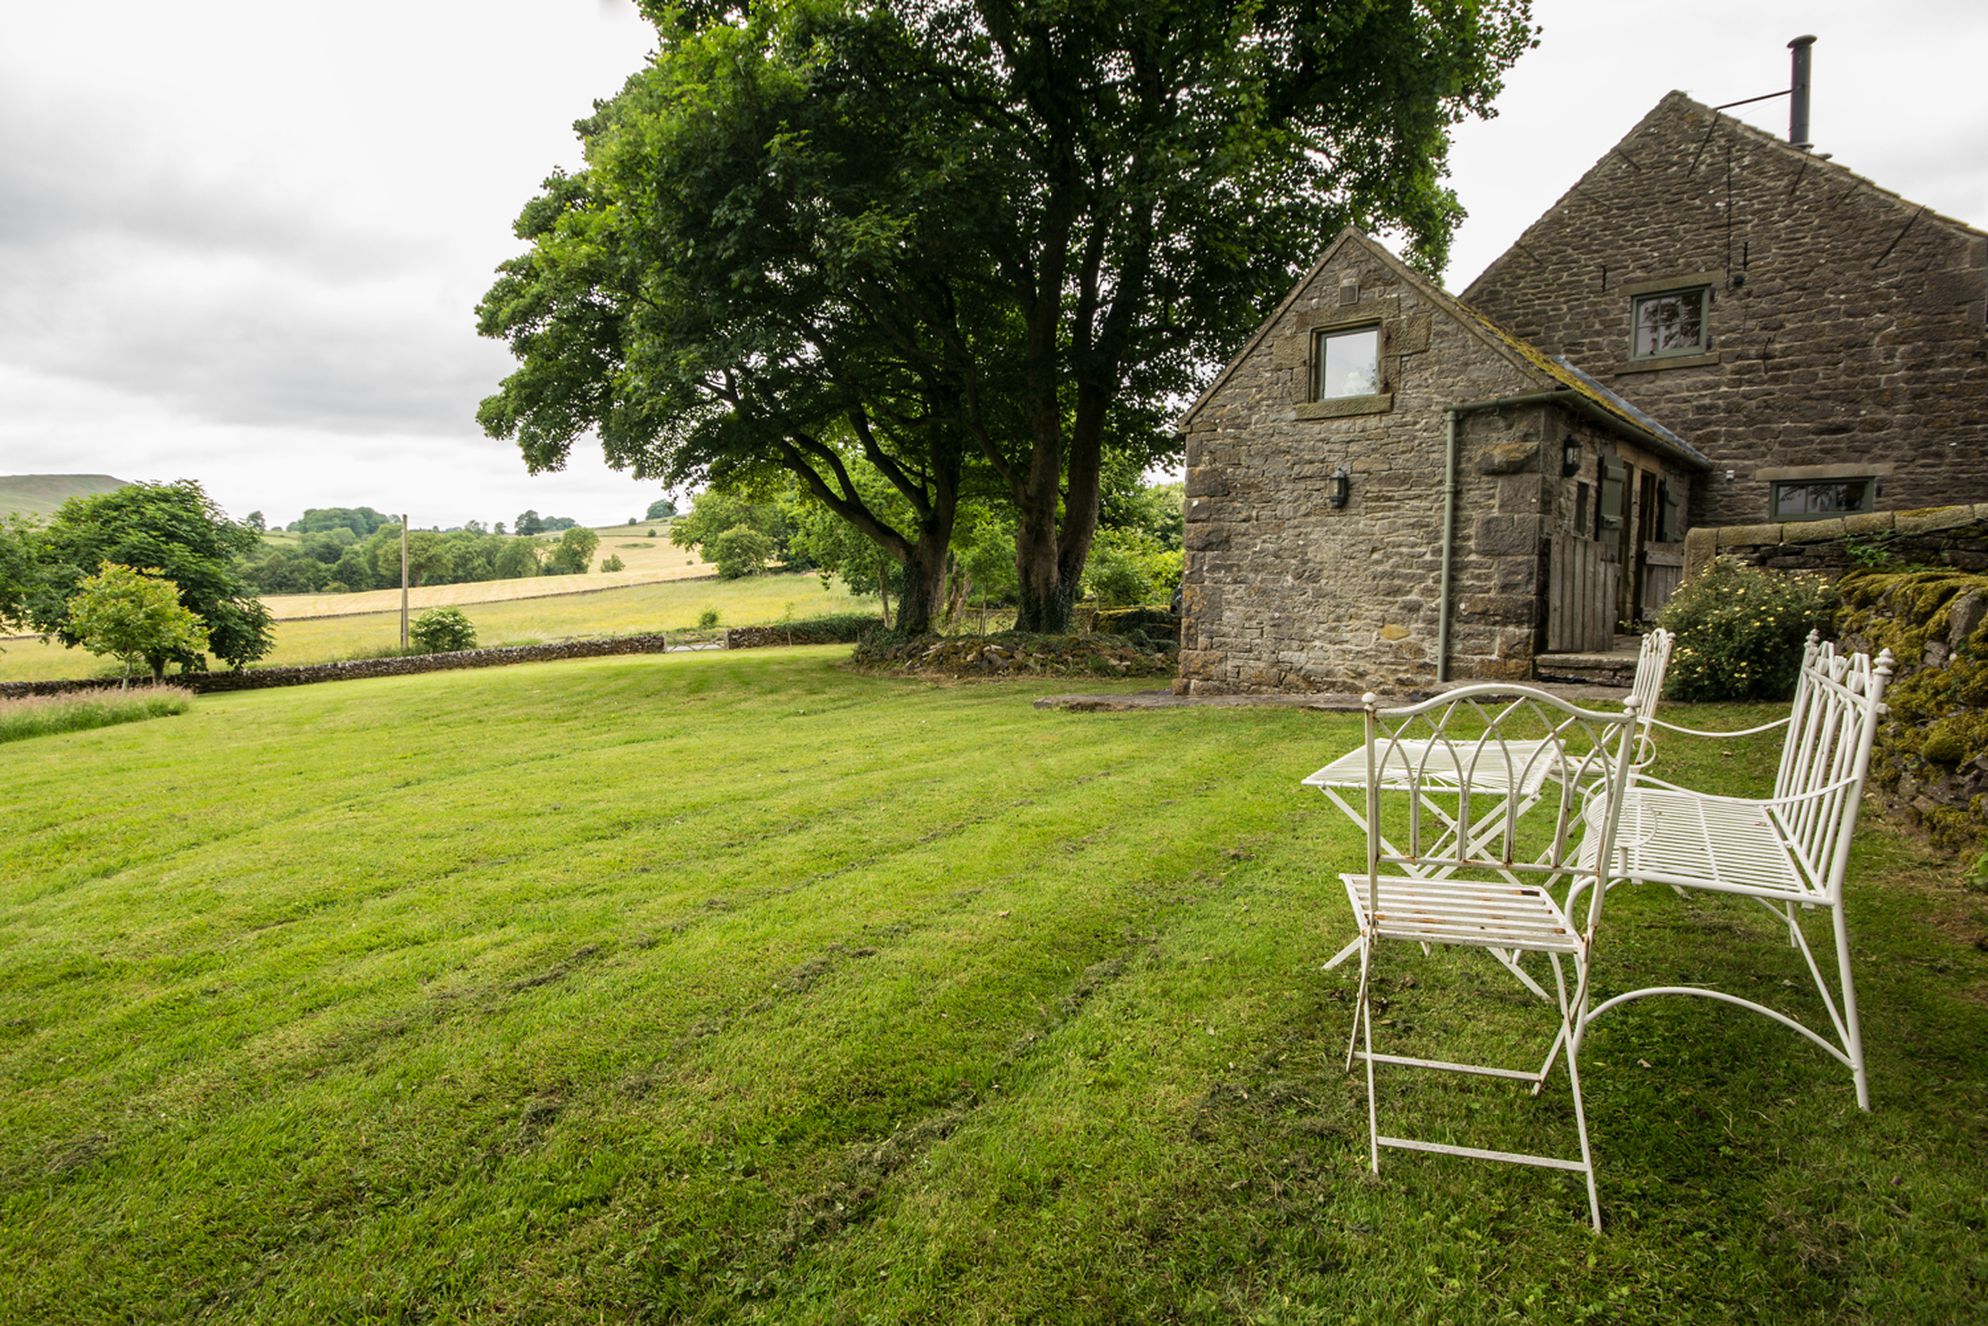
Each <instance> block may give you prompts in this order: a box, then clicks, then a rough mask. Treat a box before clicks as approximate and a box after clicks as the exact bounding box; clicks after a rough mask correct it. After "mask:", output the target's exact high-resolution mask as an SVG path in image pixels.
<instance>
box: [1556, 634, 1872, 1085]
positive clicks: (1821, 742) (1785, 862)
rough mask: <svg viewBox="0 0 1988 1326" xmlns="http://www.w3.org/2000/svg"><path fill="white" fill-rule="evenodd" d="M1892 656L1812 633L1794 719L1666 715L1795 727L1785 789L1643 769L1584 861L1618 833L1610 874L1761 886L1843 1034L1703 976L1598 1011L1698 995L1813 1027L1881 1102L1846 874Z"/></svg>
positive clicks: (1746, 892) (1808, 1033) (1778, 779)
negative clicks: (1824, 934)
mask: <svg viewBox="0 0 1988 1326" xmlns="http://www.w3.org/2000/svg"><path fill="white" fill-rule="evenodd" d="M1891 669H1892V657H1891V652H1890V651H1889V650H1886V651H1884V652H1883V653H1881V654H1879V655H1878V658H1877V661H1876V663H1875V664H1873V662H1872V661H1871V659H1870V658H1869V657H1868V656H1867V655H1864V654H1856V655H1851V656H1848V657H1845V656H1842V655H1839V654H1838V653H1837V652H1836V649H1835V646H1834V645H1832V644H1827V643H1823V642H1821V641H1819V640H1818V639H1817V637H1816V636H1815V635H1814V634H1813V633H1811V634H1810V636H1809V641H1808V645H1807V648H1806V649H1805V650H1804V652H1803V659H1802V667H1801V672H1800V677H1799V680H1798V682H1797V684H1796V690H1795V698H1794V701H1793V703H1792V705H1791V706H1790V708H1789V712H1788V716H1787V717H1786V718H1781V719H1777V720H1775V721H1774V722H1772V723H1767V724H1763V725H1761V726H1760V727H1756V728H1748V729H1744V730H1742V731H1738V732H1706V731H1702V730H1699V729H1693V728H1687V727H1680V726H1678V725H1675V724H1670V723H1658V724H1657V726H1660V727H1663V728H1666V729H1668V730H1670V731H1674V732H1681V733H1685V734H1688V735H1693V736H1714V737H1733V736H1745V735H1750V734H1753V733H1757V732H1765V731H1768V730H1770V729H1772V728H1776V727H1782V726H1785V727H1786V728H1787V735H1786V737H1785V739H1784V740H1783V742H1782V747H1781V763H1780V767H1779V770H1778V771H1777V773H1776V775H1775V779H1774V793H1773V795H1772V796H1769V797H1762V798H1748V797H1728V796H1715V795H1713V794H1711V793H1707V792H1698V791H1694V790H1692V789H1690V788H1687V787H1680V786H1678V785H1677V784H1675V783H1668V782H1665V781H1663V780H1661V779H1656V778H1651V777H1649V776H1648V775H1641V776H1639V777H1638V779H1637V780H1636V782H1635V785H1634V786H1632V787H1631V789H1630V791H1629V793H1628V796H1627V798H1626V799H1625V801H1624V805H1623V811H1622V820H1621V826H1620V830H1619V832H1618V831H1617V830H1615V829H1607V830H1604V829H1603V828H1602V827H1601V826H1600V825H1596V826H1595V827H1594V828H1593V829H1591V831H1590V833H1589V837H1588V840H1587V841H1586V842H1585V843H1584V845H1583V849H1582V855H1581V861H1582V865H1583V867H1584V868H1585V869H1586V870H1588V871H1590V872H1592V871H1593V869H1594V866H1595V862H1596V861H1597V860H1599V859H1601V855H1602V853H1603V851H1604V845H1605V844H1606V845H1607V852H1608V860H1609V861H1610V865H1609V868H1608V871H1607V876H1606V878H1607V881H1608V883H1609V885H1610V886H1611V887H1612V886H1613V885H1614V884H1616V883H1623V882H1633V883H1643V882H1649V883H1661V884H1668V885H1670V886H1671V887H1672V888H1674V889H1676V890H1678V891H1679V892H1680V893H1682V892H1684V891H1686V890H1697V891H1703V892H1709V893H1723V894H1730V895H1733V896H1736V897H1742V898H1751V899H1753V900H1754V901H1756V902H1758V903H1760V904H1761V905H1762V906H1764V907H1766V908H1767V909H1768V910H1769V911H1771V912H1773V913H1774V914H1775V915H1776V916H1777V917H1778V918H1779V919H1780V920H1782V921H1783V922H1784V923H1785V924H1786V927H1787V933H1788V942H1789V944H1790V945H1791V946H1792V947H1794V948H1795V949H1796V950H1797V951H1799V952H1800V953H1801V955H1802V959H1803V961H1804V963H1805V964H1806V965H1807V967H1808V972H1809V975H1810V977H1811V978H1812V979H1813V980H1814V982H1815V987H1816V992H1817V994H1818V995H1819V996H1820V997H1821V1000H1822V1004H1823V1008H1824V1009H1825V1011H1826V1012H1827V1013H1828V1016H1829V1021H1830V1025H1831V1030H1832V1031H1833V1032H1834V1039H1833V1040H1832V1039H1830V1038H1829V1037H1826V1036H1824V1035H1822V1034H1820V1033H1819V1032H1817V1031H1815V1030H1814V1029H1812V1028H1810V1027H1808V1026H1806V1025H1804V1024H1803V1023H1802V1022H1800V1021H1798V1020H1796V1019H1795V1018H1793V1017H1791V1016H1789V1015H1788V1014H1786V1013H1784V1012H1780V1011H1778V1010H1775V1009H1771V1008H1767V1007H1765V1006H1764V1005H1762V1004H1759V1003H1756V1002H1755V1001H1753V1000H1751V999H1745V998H1742V997H1740V996H1738V995H1734V994H1729V993H1727V992H1725V991H1722V990H1714V989H1709V988H1706V987H1702V986H1652V987H1649V988H1646V989H1640V990H1630V991H1627V992H1625V993H1622V994H1618V995H1615V996H1614V997H1613V998H1610V999H1608V1000H1607V1001H1605V1002H1604V1003H1602V1004H1599V1005H1597V1006H1596V1007H1595V1009H1594V1010H1593V1012H1591V1013H1590V1014H1589V1015H1588V1017H1589V1019H1590V1020H1593V1019H1594V1018H1597V1017H1600V1016H1601V1015H1602V1014H1604V1013H1606V1012H1608V1011H1610V1010H1611V1009H1614V1008H1618V1007H1620V1006H1621V1005H1623V1004H1626V1003H1630V1002H1632V1001H1634V1000H1637V999H1643V998H1647V997H1649V996H1650V995H1657V994H1676V995H1693V996H1698V997H1702V998H1707V999H1714V1000H1718V1001H1720V1002H1723V1003H1727V1004H1732V1005H1735V1006H1737V1007H1740V1008H1745V1009H1749V1010H1751V1011H1752V1012H1755V1013H1760V1014H1762V1015H1764V1016H1766V1017H1769V1018H1772V1019H1773V1020H1774V1021H1776V1022H1779V1023H1781V1024H1782V1025H1783V1026H1786V1027H1788V1028H1790V1029H1791V1030H1793V1031H1795V1032H1798V1033H1799V1034H1801V1035H1802V1036H1805V1037H1807V1038H1808V1039H1809V1040H1810V1041H1813V1042H1814V1043H1815V1044H1816V1045H1817V1046H1819V1047H1821V1049H1822V1050H1823V1051H1824V1052H1825V1053H1827V1054H1829V1055H1830V1056H1831V1057H1833V1058H1835V1059H1836V1060H1838V1061H1839V1062H1841V1063H1842V1064H1843V1065H1844V1066H1845V1067H1847V1068H1849V1069H1850V1072H1851V1076H1852V1078H1853V1080H1854V1081H1855V1083H1856V1089H1857V1105H1858V1107H1859V1108H1861V1109H1866V1110H1868V1109H1869V1108H1870V1105H1871V1101H1870V1083H1869V1078H1868V1075H1867V1074H1866V1072H1865V1066H1864V1046H1863V1033H1862V1029H1861V1026H1860V1024H1859V1022H1858V1016H1857V990H1856V985H1855V982H1854V981H1853V980H1852V977H1851V972H1850V933H1849V928H1848V925H1847V923H1846V921H1845V917H1844V909H1843V880H1844V873H1845V870H1846V867H1847V865H1848V859H1849V852H1850V842H1851V839H1852V837H1853V835H1854V834H1855V832H1856V827H1857V812H1858V809H1859V806H1860V805H1861V803H1862V800H1863V792H1864V780H1865V775H1866V774H1867V772H1868V771H1869V768H1870V760H1871V745H1872V742H1873V741H1874V739H1875V737H1876V734H1877V725H1878V719H1879V718H1880V717H1881V716H1882V715H1883V714H1884V712H1885V706H1884V690H1885V685H1886V683H1887V682H1888V681H1889V679H1890V677H1891ZM1569 905H1570V906H1571V905H1572V901H1571V899H1570V902H1569ZM1816 908H1823V909H1825V910H1827V911H1828V912H1829V915H1830V921H1831V925H1832V928H1833V931H1834V939H1835V945H1836V972H1837V974H1836V982H1837V990H1836V991H1834V992H1832V990H1831V988H1830V983H1829V981H1828V980H1827V979H1825V977H1824V974H1823V970H1822V967H1821V965H1820V964H1819V963H1818V962H1817V961H1816V957H1815V953H1814V952H1813V951H1812V950H1811V948H1810V947H1809V941H1808V938H1807V936H1806V935H1805V934H1804V933H1803V930H1802V926H1801V917H1802V916H1803V915H1804V914H1806V913H1807V912H1809V911H1811V910H1814V909H1816Z"/></svg>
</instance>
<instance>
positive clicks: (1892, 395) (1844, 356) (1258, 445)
mask: <svg viewBox="0 0 1988 1326" xmlns="http://www.w3.org/2000/svg"><path fill="white" fill-rule="evenodd" d="M1806 118H1807V117H1806V107H1803V108H1802V111H1801V114H1800V117H1799V120H1800V122H1801V123H1803V124H1805V123H1806ZM1808 148H1809V145H1808V144H1807V143H1797V142H1784V141H1782V140H1780V139H1777V138H1775V137H1774V136H1773V135H1771V134H1767V133H1763V132H1762V131H1760V130H1758V129H1755V128H1752V127H1751V126H1748V125H1745V124H1742V123H1741V122H1739V121H1737V120H1734V119H1732V118H1731V117H1730V116H1726V115H1722V114H1719V113H1718V112H1717V111H1716V110H1714V109H1712V108H1710V107H1707V106H1703V105H1700V104H1699V103H1697V102H1695V101H1693V100H1692V99H1691V98H1689V97H1686V96H1684V95H1683V94H1682V93H1676V92H1673V93H1671V94H1670V95H1668V96H1666V97H1665V98H1664V99H1663V101H1661V102H1660V103H1658V105H1657V106H1656V107H1655V108H1654V109H1653V110H1652V111H1651V112H1650V113H1649V114H1648V115H1647V116H1645V117H1644V118H1643V120H1642V121H1641V122H1640V123H1639V124H1637V125H1636V126H1635V128H1633V129H1632V130H1631V131H1630V132H1629V134H1628V136H1627V137H1625V138H1624V139H1623V140H1622V141H1621V142H1620V143H1618V144H1617V145H1616V146H1615V147H1614V148H1611V149H1610V151H1609V152H1608V153H1607V154H1606V155H1605V156H1604V157H1603V158H1602V159H1601V160H1600V161H1599V162H1597V163H1596V164H1595V165H1594V167H1593V168H1591V169H1590V170H1589V171H1588V173H1587V174H1586V175H1584V176H1583V177H1582V178H1581V179H1580V180H1579V181H1577V182H1576V183H1575V185H1574V186H1573V187H1572V188H1571V189H1569V190H1568V191H1567V193H1566V194H1565V195H1563V196H1562V197H1561V198H1560V200H1559V201H1558V202H1557V203H1555V204H1554V206H1553V207H1552V208H1551V209H1550V210H1549V211H1548V212H1547V213H1546V214H1545V215H1544V216H1542V217H1541V218H1540V219H1539V220H1538V221H1537V222H1535V223H1534V224H1533V226H1532V227H1531V228H1530V229H1528V230H1527V231H1526V232H1525V234H1524V235H1523V236H1521V237H1520V239H1519V241H1518V242H1517V243H1515V244H1514V245H1513V246H1512V247H1511V249H1510V250H1509V251H1507V252H1506V253H1505V254H1504V255H1503V256H1501V257H1500V258H1499V259H1498V260H1497V261H1496V262H1494V263H1492V264H1491V266H1490V267H1489V268H1487V269H1486V270H1485V272H1484V274H1483V275H1482V276H1480V277H1479V278H1478V279H1477V280H1476V281H1475V282H1474V283H1473V284H1472V285H1471V287H1470V288H1469V290H1467V291H1466V292H1465V294H1464V297H1463V299H1462V300H1458V299H1456V298H1453V297H1451V296H1450V295H1448V294H1445V293H1444V292H1443V291H1442V290H1440V289H1438V288H1437V287H1436V286H1434V285H1433V284H1431V283H1430V282H1429V281H1427V280H1426V279H1424V278H1423V277H1422V276H1420V275H1419V274H1417V273H1415V272H1414V271H1412V270H1410V269H1409V268H1408V267H1407V266H1405V265H1404V264H1403V263H1401V262H1400V261H1399V260H1398V259H1396V258H1395V257H1394V256H1393V255H1392V254H1390V253H1388V252H1387V250H1385V249H1384V248H1382V247H1381V246H1380V245H1378V244H1376V243H1374V242H1373V241H1372V240H1370V239H1368V238H1367V237H1365V236H1363V235H1360V234H1358V233H1357V232H1352V231H1348V232H1346V233H1343V234H1341V235H1340V236H1339V237H1338V238H1336V239H1335V240H1333V242H1332V244H1331V245H1330V247H1329V248H1328V249H1327V250H1326V252H1325V254H1324V256H1323V257H1321V258H1320V259H1319V261H1318V263H1317V264H1316V265H1315V266H1314V267H1313V268H1312V269H1311V270H1310V271H1309V272H1307V273H1306V274H1305V275H1304V277H1303V278H1302V279H1301V280H1300V281H1299V282H1298V284H1297V286H1296V287H1295V288H1294V289H1292V290H1291V291H1290V293H1289V294H1288V295H1287V296H1286V297H1285V298H1284V300H1283V302H1282V303H1280V304H1279V305H1278V307H1277V308H1276V309H1275V310H1274V311H1273V312H1272V313H1271V315H1270V316H1269V318H1268V319H1267V320H1266V321H1265V322H1264V323H1263V325H1262V326H1261V327H1259V328H1258V329H1257V331H1256V333H1255V334H1254V335H1253V336H1252V337H1251V338H1250V340H1249V341H1248V343H1247V344H1245V345H1244V346H1243V347H1242V349H1241V350H1240V351H1239V352H1238V353H1237V355H1236V357H1235V358H1234V359H1233V360H1232V361H1231V362H1230V363H1229V364H1228V365H1227V366H1226V367H1225V368H1224V369H1223V370H1222V372H1221V373H1220V374H1219V375H1218V376H1217V377H1216V379H1215V381H1214V382H1213V383H1212V384H1211V385H1210V386H1209V388H1208V390H1207V391H1206V392H1204V393H1203V394H1202V396H1201V397H1200V398H1199V399H1198V400H1197V401H1195V403H1194V404H1193V406H1192V407H1191V408H1190V409H1189V410H1188V412H1187V413H1186V414H1185V415H1184V416H1183V417H1182V419H1181V420H1180V423H1179V427H1180V430H1181V432H1182V434H1183V435H1184V442H1185V447H1186V454H1187V566H1186V572H1185V577H1184V584H1183V587H1182V608H1183V622H1182V640H1181V645H1182V648H1181V674H1180V680H1179V683H1178V686H1179V688H1180V689H1182V690H1187V691H1192V692H1223V691H1261V690H1340V689H1364V688H1366V687H1367V686H1370V685H1380V686H1386V687H1390V688H1403V689H1405V688H1412V687H1415V686H1417V685H1424V686H1426V685H1428V684H1429V683H1432V682H1435V681H1438V680H1446V679H1468V678H1522V677H1527V676H1531V675H1535V672H1536V669H1537V660H1539V659H1540V658H1541V657H1542V656H1545V655H1549V654H1561V655H1566V654H1576V655H1580V654H1590V653H1595V652H1601V651H1607V650H1608V649H1609V648H1610V647H1611V645H1612V644H1613V643H1615V641H1616V632H1617V631H1618V630H1621V629H1633V628H1634V627H1635V626H1636V625H1637V624H1638V623H1641V622H1646V621H1648V620H1649V619H1650V618H1652V617H1653V616H1654V615H1655V613H1656V611H1657V610H1658V609H1659V608H1661V607H1662V605H1663V603H1664V602H1665V600H1666V599H1667V598H1668V597H1669V595H1670V593H1671V591H1672V590H1674V589H1675V588H1676V587H1677V585H1678V583H1679V582H1680V580H1681V578H1682V568H1683V562H1684V557H1683V539H1684V535H1685V532H1686V531H1687V529H1689V528H1690V527H1692V526H1693V525H1697V526H1701V527H1710V526H1714V525H1716V526H1722V527H1728V528H1727V529H1726V530H1725V531H1724V532H1722V533H1721V535H1720V536H1719V537H1720V538H1721V539H1724V538H1726V537H1727V535H1728V534H1730V535H1731V536H1732V538H1733V539H1734V540H1735V541H1737V542H1747V543H1752V544H1761V543H1768V544H1772V543H1775V542H1777V541H1779V539H1780V531H1781V530H1783V529H1784V528H1789V529H1792V528H1795V527H1796V526H1797V525H1801V527H1802V529H1803V532H1804V533H1807V532H1808V531H1809V530H1810V529H1811V528H1814V527H1811V526H1808V525H1807V524H1806V523H1805V522H1825V523H1826V525H1827V527H1830V528H1837V529H1839V530H1841V531H1844V532H1850V533H1856V532H1858V531H1859V530H1860V529H1861V528H1862V527H1863V525H1862V524H1861V523H1860V522H1864V523H1871V524H1875V523H1876V522H1878V521H1880V520H1883V521H1888V520H1889V519H1890V517H1889V516H1888V515H1886V514H1885V513H1888V512H1891V511H1897V510H1902V509H1909V508H1915V507H1924V506H1928V505H1932V504H1936V503H1956V502H1959V503H1966V502H1975V503H1988V234H1984V233H1983V232H1982V231H1980V230H1977V229H1975V228H1973V227H1971V226H1968V225H1965V224H1963V223H1962V222H1959V221H1955V220H1953V219H1952V218H1949V217H1944V216H1941V215H1939V214H1938V213H1935V212H1932V211H1930V210H1929V209H1927V208H1925V207H1921V206H1919V205H1917V204H1915V203H1912V202H1910V201H1908V200H1907V199H1904V198H1901V197H1899V196H1898V195H1897V194H1895V193H1891V192H1888V191H1886V190H1884V189H1882V188H1879V187H1878V186H1877V185H1875V184H1873V183H1871V182H1870V181H1869V180H1866V179H1864V178H1862V177H1861V176H1858V175H1856V174H1853V173H1852V172H1851V171H1849V170H1847V169H1845V168H1844V167H1843V166H1842V165H1840V164H1838V163H1835V162H1832V161H1830V160H1828V159H1827V158H1826V157H1825V156H1823V155H1821V154H1817V153H1813V152H1811V151H1809V150H1808ZM1673 430H1675V431H1673ZM1732 527H1744V528H1732ZM1742 536H1744V537H1742Z"/></svg>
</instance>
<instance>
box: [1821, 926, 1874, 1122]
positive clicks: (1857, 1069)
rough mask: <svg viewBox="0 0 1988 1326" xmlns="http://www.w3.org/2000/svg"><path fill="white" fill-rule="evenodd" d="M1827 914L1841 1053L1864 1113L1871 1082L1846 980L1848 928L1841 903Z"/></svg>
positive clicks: (1851, 984)
mask: <svg viewBox="0 0 1988 1326" xmlns="http://www.w3.org/2000/svg"><path fill="white" fill-rule="evenodd" d="M1829 911H1830V914H1831V918H1832V919H1833V920H1834V921H1835V924H1836V970H1837V975H1838V979H1840V980H1841V981H1842V983H1843V1030H1844V1033H1845V1036H1844V1040H1845V1044H1844V1046H1843V1049H1844V1052H1845V1053H1847V1054H1848V1055H1849V1056H1850V1072H1851V1075H1852V1076H1853V1077H1854V1078H1855V1080H1856V1083H1857V1108H1858V1109H1860V1110H1863V1111H1865V1112H1866V1113H1868V1112H1869V1111H1870V1108H1871V1080H1870V1075H1869V1074H1868V1073H1867V1072H1866V1071H1865V1070H1864V1031H1863V1027H1862V1026H1861V1025H1860V1024H1859V1023H1858V1021H1857V984H1856V982H1855V981H1854V980H1853V979H1852V978H1851V976H1850V926H1849V922H1848V921H1847V920H1846V919H1845V918H1844V915H1843V904H1842V902H1841V901H1839V902H1837V904H1836V905H1835V906H1834V907H1831V908H1830V909H1829Z"/></svg>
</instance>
